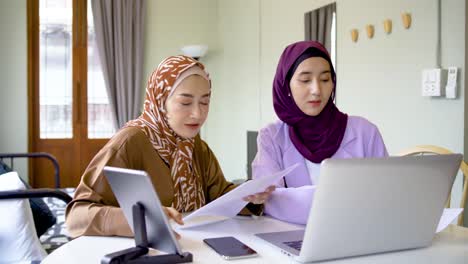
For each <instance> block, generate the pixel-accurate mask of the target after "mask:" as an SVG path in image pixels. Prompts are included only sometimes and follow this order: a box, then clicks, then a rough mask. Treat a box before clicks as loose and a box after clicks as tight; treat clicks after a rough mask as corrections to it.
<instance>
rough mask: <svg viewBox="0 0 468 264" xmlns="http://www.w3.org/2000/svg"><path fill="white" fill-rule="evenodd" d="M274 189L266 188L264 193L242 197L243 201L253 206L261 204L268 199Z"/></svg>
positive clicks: (273, 187) (272, 187)
mask: <svg viewBox="0 0 468 264" xmlns="http://www.w3.org/2000/svg"><path fill="white" fill-rule="evenodd" d="M275 189H276V187H275V186H274V185H270V186H268V188H266V189H265V191H264V192H259V193H256V194H252V195H248V196H246V197H244V201H246V202H250V203H254V204H262V203H264V202H265V201H266V200H268V198H269V197H270V195H271V193H273V192H274V191H275Z"/></svg>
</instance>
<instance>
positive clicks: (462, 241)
mask: <svg viewBox="0 0 468 264" xmlns="http://www.w3.org/2000/svg"><path fill="white" fill-rule="evenodd" d="M301 228H303V227H302V226H299V225H293V224H288V223H284V222H280V221H278V220H274V219H271V218H268V217H261V218H259V219H257V220H254V219H252V218H250V217H236V218H234V219H231V220H227V221H223V222H218V223H215V224H211V225H209V226H205V227H197V228H193V229H187V230H183V231H181V232H179V233H180V234H181V235H182V239H181V240H179V242H180V244H181V246H182V249H183V251H188V252H191V253H192V254H193V258H194V263H230V264H233V263H296V262H294V261H293V260H292V259H291V258H289V257H287V256H286V255H284V254H282V253H281V252H280V251H279V250H278V249H277V248H276V247H274V246H272V245H270V244H268V243H266V242H264V241H263V240H261V239H260V238H257V237H256V236H254V235H253V234H255V233H261V232H273V231H287V230H295V229H301ZM220 236H234V237H236V238H238V239H239V240H240V241H242V242H244V243H245V244H247V245H249V246H250V247H252V248H253V249H254V250H256V251H257V252H258V253H259V257H255V258H249V259H242V260H234V261H233V260H231V261H225V260H223V259H222V258H221V257H219V256H218V255H217V254H216V253H215V252H214V251H212V250H211V249H210V248H208V246H206V245H205V244H204V243H203V242H202V239H204V238H208V237H220ZM132 246H134V241H133V239H128V238H119V237H89V236H88V237H87V236H84V237H80V238H77V239H75V240H73V241H71V242H69V243H67V244H65V245H63V246H62V247H60V248H58V249H57V250H55V251H54V252H53V253H52V254H51V255H49V256H48V257H47V258H46V259H45V260H44V261H43V262H42V263H43V264H50V263H69V264H73V263H80V264H81V263H100V260H101V258H102V257H103V256H104V255H105V254H109V253H112V252H115V251H118V250H122V249H125V248H128V247H132ZM326 263H327V264H334V263H353V264H357V263H391V264H394V263H425V264H426V263H465V264H466V263H468V228H463V227H459V226H452V225H451V226H449V227H448V228H446V229H445V230H444V231H442V232H441V233H439V234H437V235H436V236H435V238H434V240H433V243H432V246H430V247H427V248H422V249H415V250H405V251H398V252H393V253H383V254H376V255H370V256H363V257H353V258H346V259H341V260H335V261H328V262H326Z"/></svg>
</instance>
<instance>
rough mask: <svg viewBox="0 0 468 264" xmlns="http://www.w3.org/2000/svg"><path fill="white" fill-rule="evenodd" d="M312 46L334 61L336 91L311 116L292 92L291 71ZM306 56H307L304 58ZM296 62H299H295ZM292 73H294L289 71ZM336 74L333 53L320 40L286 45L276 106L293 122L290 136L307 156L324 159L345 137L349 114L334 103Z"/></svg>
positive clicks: (275, 89)
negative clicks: (295, 100)
mask: <svg viewBox="0 0 468 264" xmlns="http://www.w3.org/2000/svg"><path fill="white" fill-rule="evenodd" d="M309 49H317V50H318V52H319V53H320V54H322V56H320V55H317V56H318V57H323V58H324V59H326V60H327V61H328V62H329V64H330V69H331V71H332V77H333V83H334V87H333V92H332V95H331V96H330V99H329V100H328V102H327V104H326V105H325V107H324V108H323V110H322V112H320V114H318V115H317V116H309V115H306V114H305V113H304V112H302V111H301V110H300V109H299V107H298V106H297V105H296V103H295V102H294V99H293V97H292V96H290V95H289V94H290V93H291V88H290V87H289V82H290V77H288V72H289V71H290V69H291V68H294V67H295V66H297V64H296V60H298V58H299V57H301V55H302V54H304V53H305V52H306V51H308V50H309ZM301 59H303V56H302V58H301ZM295 64H296V65H295ZM289 75H291V76H292V74H289ZM335 89H336V78H335V72H334V70H333V65H332V64H331V60H330V55H329V54H328V51H327V50H326V49H325V47H323V46H322V44H320V43H319V42H316V41H300V42H296V43H293V44H291V45H289V46H287V47H286V49H285V50H284V51H283V54H282V55H281V58H280V61H279V63H278V68H277V69H276V75H275V79H274V81H273V106H274V108H275V112H276V115H278V117H279V119H281V121H283V122H285V123H286V124H288V125H289V137H290V139H291V141H292V143H293V144H294V146H295V147H296V149H297V150H298V151H299V153H301V154H302V156H304V157H305V158H306V159H308V160H310V161H312V162H314V163H320V162H322V160H324V159H326V158H330V157H331V156H333V154H335V152H336V151H337V150H338V148H339V147H340V144H341V140H342V139H343V136H344V133H345V130H346V124H347V122H348V115H346V114H344V113H342V112H340V111H339V110H338V108H337V107H336V105H335V104H334V103H333V97H334V94H335Z"/></svg>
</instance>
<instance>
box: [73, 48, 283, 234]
mask: <svg viewBox="0 0 468 264" xmlns="http://www.w3.org/2000/svg"><path fill="white" fill-rule="evenodd" d="M210 97H211V81H210V79H209V77H208V73H207V72H206V71H205V69H204V66H203V64H201V63H200V62H198V61H196V60H194V59H192V58H190V57H186V56H171V57H169V58H167V59H165V60H164V61H162V62H161V64H160V65H159V66H158V68H157V69H156V70H155V71H154V72H153V74H152V75H151V77H150V78H149V80H148V84H147V88H146V99H145V103H144V111H143V113H142V114H141V116H140V117H138V118H137V119H135V120H132V121H129V122H128V123H127V124H126V125H125V126H124V127H123V128H122V129H121V130H119V131H118V132H117V133H116V135H114V136H113V137H112V139H111V140H110V141H109V142H108V144H106V146H104V148H103V149H102V150H101V151H100V152H99V153H98V154H97V155H96V157H95V158H94V159H93V160H92V161H91V163H90V164H89V166H88V168H87V169H86V171H85V173H84V174H83V176H82V179H81V182H80V184H79V186H78V187H77V190H76V193H75V197H74V200H73V201H72V202H71V203H70V204H69V205H68V206H67V214H66V224H67V228H68V230H69V231H70V234H71V235H72V236H80V235H119V236H132V232H131V230H130V227H129V226H128V224H127V222H126V220H125V217H124V215H123V213H122V210H121V209H120V208H119V207H118V203H117V201H116V199H115V197H114V195H113V194H112V191H111V189H110V187H109V185H108V183H107V181H106V180H105V178H104V177H103V175H102V168H103V167H104V166H115V167H123V168H130V169H138V170H145V171H146V172H147V173H148V174H149V175H150V177H151V180H152V181H153V185H154V186H155V188H156V191H157V193H158V195H159V197H160V200H161V202H162V204H163V206H165V211H166V213H167V215H168V216H169V217H170V218H172V219H173V220H175V221H176V222H178V223H180V224H182V220H181V214H180V212H189V211H193V210H196V209H198V208H200V207H202V206H203V205H205V204H206V203H208V202H210V201H212V200H214V199H216V198H217V197H219V196H221V195H223V194H224V193H226V192H228V191H230V190H231V189H233V188H235V186H234V185H233V184H232V183H230V182H227V181H226V180H225V178H224V176H223V173H222V171H221V168H220V167H219V164H218V162H217V160H216V157H215V156H214V154H213V152H212V151H211V150H210V148H209V147H208V145H207V144H206V143H205V142H204V141H203V140H201V139H200V137H199V136H198V134H199V131H200V128H201V126H202V125H203V123H204V122H205V120H206V118H207V115H208V110H209V104H210ZM273 190H274V187H273V188H269V189H267V190H265V191H264V192H261V193H258V194H256V195H253V196H251V197H246V198H245V199H246V201H249V202H251V203H255V204H261V203H263V202H264V201H265V200H266V199H267V198H268V196H269V195H270V194H271V192H272V191H273Z"/></svg>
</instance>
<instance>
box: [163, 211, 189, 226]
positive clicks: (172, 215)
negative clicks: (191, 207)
mask: <svg viewBox="0 0 468 264" xmlns="http://www.w3.org/2000/svg"><path fill="white" fill-rule="evenodd" d="M163 208H164V212H165V213H166V215H167V217H169V218H170V219H173V220H174V221H175V222H176V223H178V224H179V225H183V224H184V221H182V214H181V213H179V212H178V211H177V210H176V209H174V208H173V207H163Z"/></svg>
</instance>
